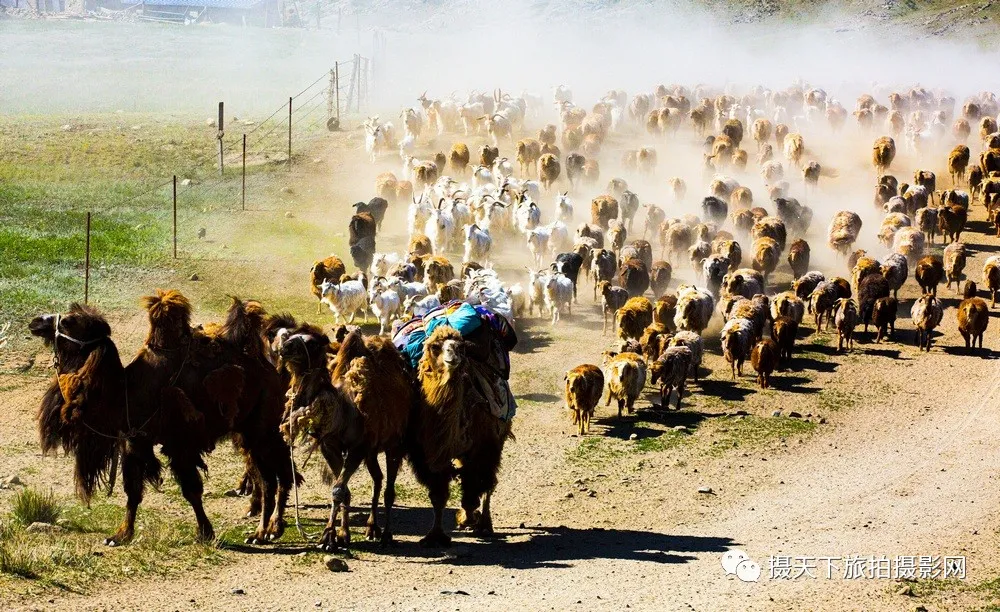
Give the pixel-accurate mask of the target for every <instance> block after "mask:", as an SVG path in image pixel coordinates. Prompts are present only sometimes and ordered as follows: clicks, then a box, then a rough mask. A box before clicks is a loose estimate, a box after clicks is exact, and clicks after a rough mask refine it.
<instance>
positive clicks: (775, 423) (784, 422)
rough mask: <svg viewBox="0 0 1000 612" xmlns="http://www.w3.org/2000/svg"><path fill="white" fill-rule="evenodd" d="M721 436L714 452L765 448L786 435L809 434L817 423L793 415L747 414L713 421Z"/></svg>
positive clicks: (713, 446)
mask: <svg viewBox="0 0 1000 612" xmlns="http://www.w3.org/2000/svg"><path fill="white" fill-rule="evenodd" d="M713 426H714V431H713V433H715V434H717V437H715V439H714V440H713V444H712V446H711V448H710V449H709V454H710V455H721V454H723V453H725V452H727V451H728V450H730V449H733V448H764V447H766V446H768V445H770V444H773V443H775V442H777V441H779V440H782V439H784V438H788V437H790V436H796V435H808V434H810V433H812V431H813V430H815V429H816V424H815V423H813V422H810V421H806V420H803V419H793V418H790V417H756V416H747V417H743V418H737V419H725V420H719V421H715V422H714V423H713Z"/></svg>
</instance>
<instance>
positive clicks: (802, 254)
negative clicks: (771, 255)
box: [788, 238, 809, 279]
mask: <svg viewBox="0 0 1000 612" xmlns="http://www.w3.org/2000/svg"><path fill="white" fill-rule="evenodd" d="M788 265H789V266H790V267H791V268H792V278H793V279H796V278H798V277H800V276H802V275H803V274H805V273H806V272H807V271H808V270H809V243H808V242H806V241H805V240H803V239H801V238H799V239H798V240H796V241H795V242H793V243H792V244H791V246H789V247H788Z"/></svg>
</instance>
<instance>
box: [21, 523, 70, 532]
mask: <svg viewBox="0 0 1000 612" xmlns="http://www.w3.org/2000/svg"><path fill="white" fill-rule="evenodd" d="M25 531H27V532H28V533H58V532H60V531H64V529H63V528H62V527H60V526H59V525H53V524H52V523H42V522H37V521H36V522H34V523H32V524H30V525H28V528H27V529H25Z"/></svg>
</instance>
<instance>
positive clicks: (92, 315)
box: [28, 303, 111, 374]
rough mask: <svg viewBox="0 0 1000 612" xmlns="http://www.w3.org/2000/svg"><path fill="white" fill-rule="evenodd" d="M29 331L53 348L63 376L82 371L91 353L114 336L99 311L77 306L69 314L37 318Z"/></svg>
mask: <svg viewBox="0 0 1000 612" xmlns="http://www.w3.org/2000/svg"><path fill="white" fill-rule="evenodd" d="M28 330H29V331H30V332H31V334H32V335H33V336H38V337H39V338H41V339H42V340H44V341H45V345H46V346H51V347H52V350H53V351H54V352H55V357H56V363H57V364H58V368H59V373H60V374H63V373H66V372H75V371H76V370H79V369H80V368H81V367H83V365H84V363H85V362H86V360H87V358H88V357H89V356H90V355H91V353H93V352H94V351H95V350H97V349H98V348H100V347H101V346H103V345H105V344H106V342H105V341H108V342H110V337H111V326H109V325H108V322H107V321H105V320H104V317H103V316H101V315H100V313H98V312H97V309H96V308H93V307H91V306H85V305H82V304H78V303H74V304H72V305H71V306H70V308H69V311H68V312H66V313H62V314H46V315H41V316H38V317H35V318H34V319H32V320H31V322H30V323H29V324H28Z"/></svg>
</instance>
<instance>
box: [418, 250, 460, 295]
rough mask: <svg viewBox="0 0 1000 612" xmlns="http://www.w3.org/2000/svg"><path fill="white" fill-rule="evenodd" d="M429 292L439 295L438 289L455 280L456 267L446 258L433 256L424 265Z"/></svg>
mask: <svg viewBox="0 0 1000 612" xmlns="http://www.w3.org/2000/svg"><path fill="white" fill-rule="evenodd" d="M424 277H425V278H426V282H427V291H428V292H430V293H437V291H438V287H440V286H441V285H445V284H447V283H448V282H449V281H451V280H454V278H455V267H454V266H452V265H451V262H450V261H448V260H447V259H446V258H444V257H440V256H432V257H429V258H428V259H427V261H426V262H425V264H424Z"/></svg>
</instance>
